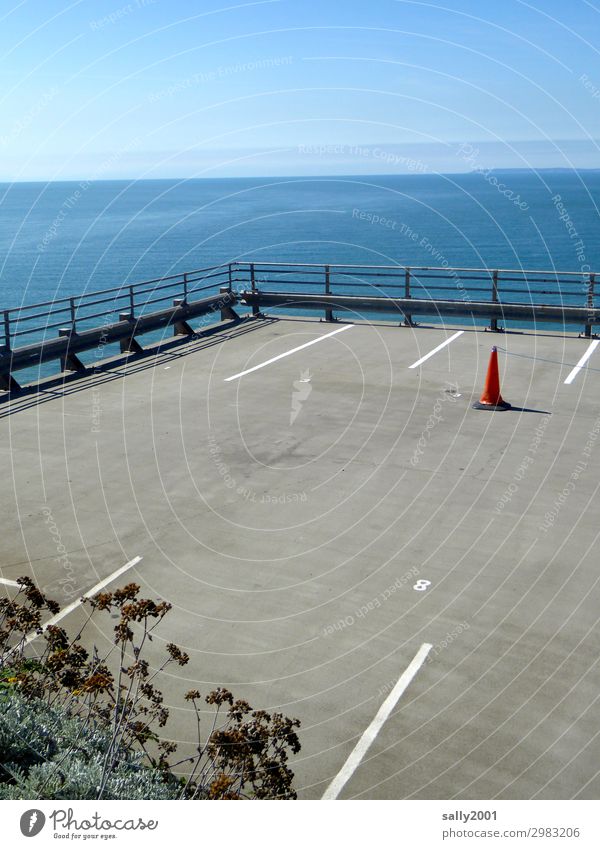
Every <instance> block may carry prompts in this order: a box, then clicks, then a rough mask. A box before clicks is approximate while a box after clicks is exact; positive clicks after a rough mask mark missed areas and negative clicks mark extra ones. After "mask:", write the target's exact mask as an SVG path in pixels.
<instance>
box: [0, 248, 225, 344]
mask: <svg viewBox="0 0 600 849" xmlns="http://www.w3.org/2000/svg"><path fill="white" fill-rule="evenodd" d="M231 275H232V266H231V264H227V265H224V266H218V265H215V266H210V267H208V268H201V269H197V270H195V271H186V272H184V273H182V274H173V275H170V276H169V277H158V278H156V279H154V280H144V281H142V282H140V283H130V284H124V285H122V286H117V287H112V288H110V289H99V290H97V291H95V292H85V293H84V294H83V295H74V296H72V297H68V298H55V299H54V300H52V301H43V302H40V303H36V304H29V305H24V306H21V307H14V308H13V309H6V310H3V311H2V330H1V332H0V339H2V344H3V346H4V349H5V350H8V351H10V350H12V349H13V348H16V347H18V346H19V345H20V344H27V343H28V342H31V341H32V340H33V339H35V340H36V341H37V340H39V339H40V338H41V337H45V336H46V334H47V333H48V331H49V330H58V329H64V328H69V329H70V331H71V332H72V333H76V332H77V328H78V326H79V327H80V328H85V329H89V328H91V327H94V326H98V325H101V324H103V323H106V320H107V319H109V318H111V317H113V318H114V317H116V316H118V315H120V314H122V313H125V312H126V313H127V314H128V315H130V316H131V317H132V318H136V317H141V316H142V315H145V314H146V313H147V312H148V308H149V307H152V306H154V308H155V309H156V306H155V305H156V304H163V305H164V304H165V303H166V302H168V301H173V300H175V299H178V300H180V301H181V302H183V303H187V302H188V300H189V299H191V298H197V297H198V296H199V295H200V293H201V292H208V291H211V290H214V289H215V288H216V287H220V286H224V285H226V286H228V287H229V288H230V287H231ZM208 281H210V282H208ZM38 319H39V321H38V323H37V324H35V323H32V322H35V321H36V320H38ZM22 340H23V341H22Z"/></svg>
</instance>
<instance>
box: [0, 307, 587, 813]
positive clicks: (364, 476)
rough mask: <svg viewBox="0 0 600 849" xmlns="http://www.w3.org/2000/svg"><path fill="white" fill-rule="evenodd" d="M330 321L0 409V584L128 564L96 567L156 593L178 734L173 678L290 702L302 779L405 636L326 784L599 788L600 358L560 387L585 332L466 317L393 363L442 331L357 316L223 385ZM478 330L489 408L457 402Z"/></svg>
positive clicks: (560, 794)
mask: <svg viewBox="0 0 600 849" xmlns="http://www.w3.org/2000/svg"><path fill="white" fill-rule="evenodd" d="M339 326H340V325H338V324H326V323H320V322H319V321H318V320H313V319H305V318H296V319H293V318H285V319H281V320H272V321H264V322H263V321H260V320H257V321H252V320H249V321H245V322H243V323H242V324H240V325H237V326H231V325H229V326H228V327H227V328H223V330H222V331H221V332H219V333H218V334H217V335H213V336H208V335H207V336H206V338H203V337H201V338H199V339H196V340H193V341H191V342H189V343H185V344H178V345H176V346H173V347H172V348H170V349H166V350H164V351H163V352H162V353H160V354H159V355H157V357H156V358H154V357H152V358H149V359H139V358H131V359H130V362H129V364H126V363H125V364H124V363H121V364H120V365H119V364H118V363H108V364H105V366H104V367H103V369H102V370H100V369H99V370H97V371H96V372H95V373H93V374H91V375H90V376H88V377H85V378H82V379H80V380H77V381H72V382H68V383H66V384H65V385H64V386H61V385H57V386H54V387H51V386H50V385H46V386H45V388H44V387H42V388H43V391H42V392H41V393H40V394H30V395H25V396H23V397H20V398H15V399H13V400H12V401H11V402H10V403H8V402H6V401H5V403H4V404H0V428H1V438H0V454H1V457H2V465H3V479H4V482H5V485H4V487H3V489H2V495H1V505H0V506H1V510H0V517H1V519H0V521H1V530H2V540H3V552H2V557H1V572H0V574H1V576H2V577H3V578H5V579H9V580H10V579H12V580H14V579H15V578H16V577H18V576H19V575H23V574H28V575H31V576H33V577H34V578H35V580H36V581H38V582H39V584H40V585H41V586H42V588H44V589H45V590H46V591H47V592H48V593H49V594H50V595H51V596H53V597H55V598H57V600H58V601H59V602H61V604H66V603H68V602H70V601H73V600H74V599H76V598H78V596H79V595H81V594H82V593H83V592H85V591H86V590H87V589H89V588H90V587H92V586H93V585H94V584H96V583H97V582H98V581H100V580H102V579H103V578H105V577H107V576H108V575H110V574H111V573H112V572H114V571H115V570H116V569H117V568H118V567H120V566H122V565H123V564H124V563H125V562H127V561H128V560H131V559H132V558H133V557H135V556H137V555H141V556H143V560H142V561H141V563H139V564H138V566H137V567H135V568H134V569H132V570H131V572H130V573H128V575H124V576H122V577H121V578H119V580H118V581H117V582H116V583H115V584H113V586H116V585H122V584H123V583H125V580H124V579H125V578H128V579H129V580H136V581H138V582H139V583H141V585H142V587H143V589H144V592H145V593H148V594H151V595H152V596H158V597H161V598H165V599H167V600H169V601H170V602H171V603H172V604H173V606H174V608H175V609H174V611H173V612H172V613H171V614H170V615H169V616H168V617H167V619H166V620H165V622H164V623H163V627H162V629H161V631H160V632H159V635H158V637H157V639H155V641H154V643H153V644H152V651H153V652H156V654H155V657H156V659H158V657H159V655H160V654H161V649H163V648H164V643H165V642H169V641H174V642H176V643H177V644H179V645H180V646H181V647H182V648H184V649H185V650H186V651H188V652H189V653H190V655H191V661H190V664H189V665H188V666H187V667H186V668H184V669H183V670H179V668H177V670H175V671H173V670H171V674H170V675H169V676H167V680H166V681H164V685H165V692H166V697H167V698H166V701H167V702H168V703H169V705H170V706H171V711H172V720H171V733H172V734H173V735H174V736H175V737H176V738H177V739H179V740H180V741H183V742H185V741H186V740H191V739H192V738H193V732H194V728H193V725H192V717H191V713H190V712H189V711H188V710H187V708H186V703H185V702H184V701H183V698H182V695H183V693H184V692H185V691H186V690H188V689H190V688H191V687H192V686H194V687H196V686H198V687H199V689H200V690H201V691H203V692H206V691H207V690H208V689H209V688H210V687H213V686H218V685H225V686H228V687H230V688H231V689H232V690H233V691H234V694H235V695H237V696H238V697H243V698H246V699H248V700H249V701H250V702H251V703H252V704H253V705H255V706H256V707H263V708H266V709H277V710H281V711H283V712H285V713H287V714H289V715H291V716H297V717H298V718H299V719H300V720H301V722H302V728H301V742H302V751H301V753H300V754H299V755H298V756H297V757H296V758H295V759H294V762H293V764H292V767H293V769H294V771H295V773H296V787H297V789H298V792H299V795H300V797H301V798H319V797H320V796H321V795H322V794H323V792H324V791H325V788H326V787H327V785H328V784H329V782H330V781H331V780H332V779H333V778H334V776H335V775H336V774H337V773H338V771H339V770H340V769H341V767H342V765H343V764H344V762H345V761H346V759H347V757H348V756H349V754H350V752H351V751H352V749H353V747H354V746H355V744H356V743H357V741H358V740H359V738H360V737H361V735H362V733H363V732H364V730H365V729H366V727H367V726H368V725H369V723H370V722H371V720H372V719H373V717H374V716H375V714H376V713H377V711H378V709H379V707H380V705H381V704H382V702H383V701H384V699H385V698H386V696H387V695H388V693H389V692H390V691H391V689H392V688H393V687H394V685H395V683H396V681H397V680H398V678H399V677H400V675H401V674H402V672H403V671H404V670H405V669H406V667H407V666H408V665H409V663H410V662H411V660H412V658H413V657H414V656H415V654H416V652H417V651H418V649H419V647H420V646H421V645H422V644H423V643H431V644H432V646H433V648H432V650H431V651H430V653H429V655H428V658H427V661H426V662H425V663H424V665H423V666H422V667H421V669H420V670H419V671H418V673H417V674H416V676H415V678H414V680H413V681H412V682H411V684H410V685H409V687H408V688H407V690H406V692H405V693H404V694H403V696H402V698H401V699H400V701H399V703H398V705H397V706H396V708H395V709H394V710H393V711H392V713H391V715H390V716H389V718H388V719H387V721H386V722H385V724H384V725H383V727H382V729H381V731H380V732H379V734H378V735H377V737H376V739H375V741H374V743H373V745H372V747H371V748H370V750H369V751H368V753H367V755H366V756H365V758H364V760H363V761H362V763H361V764H360V765H359V766H358V768H357V769H356V771H355V772H354V773H353V774H352V776H351V777H350V778H349V780H348V783H347V784H346V786H345V787H344V790H343V792H342V794H341V796H342V798H354V797H359V798H405V797H413V798H453V797H456V798H460V799H490V798H496V797H497V798H531V797H534V796H537V797H538V798H572V797H576V798H590V799H592V798H597V797H598V794H599V793H600V777H599V770H598V763H599V761H600V735H599V734H598V732H599V730H600V724H599V722H598V707H597V702H598V699H599V697H600V689H599V684H598V682H599V680H600V677H599V674H598V659H599V653H598V647H599V637H600V628H599V625H598V615H599V605H598V599H599V592H600V591H599V581H600V571H599V569H598V554H597V539H598V530H599V524H598V509H597V490H598V481H599V475H598V465H599V463H598V461H599V454H600V448H599V447H598V446H597V445H596V443H597V441H598V440H597V436H598V433H599V432H600V419H599V416H600V393H599V388H600V382H599V372H598V371H597V369H598V368H600V353H599V352H596V353H595V354H594V355H593V356H592V357H591V358H590V360H589V362H588V364H587V365H588V368H587V369H586V370H583V371H582V372H580V373H579V375H578V376H577V378H576V379H575V380H574V381H573V383H572V384H569V385H565V384H564V380H565V378H566V377H567V375H568V373H569V372H570V370H571V368H572V366H573V365H574V364H575V363H576V362H577V361H578V360H579V359H580V357H581V356H582V355H583V354H584V353H585V351H586V349H587V346H588V345H589V340H584V339H579V338H576V337H574V336H560V335H553V334H550V333H537V334H534V333H529V332H523V333H507V334H491V333H484V332H481V331H476V330H474V329H469V328H467V329H465V332H464V333H463V334H462V335H461V336H460V337H458V338H457V339H456V340H455V341H453V342H452V343H451V344H449V345H448V346H446V347H445V348H443V349H442V350H441V351H439V352H438V353H437V354H435V356H433V357H431V358H429V359H428V360H426V361H425V362H424V363H423V364H422V365H421V366H420V367H418V368H414V369H410V368H409V366H410V365H411V364H413V363H414V362H415V361H417V360H418V359H419V358H420V357H422V356H423V355H424V354H426V353H427V352H428V351H430V350H432V349H433V348H435V347H436V346H437V345H439V344H441V343H442V342H443V341H444V340H445V339H447V338H448V337H449V336H451V335H452V334H453V333H454V332H456V330H457V329H459V328H451V327H443V326H440V325H438V326H435V327H419V328H410V329H409V328H400V327H397V326H391V325H385V324H383V323H381V324H374V325H366V324H357V325H356V326H354V327H352V328H351V329H349V330H348V331H345V332H340V333H336V334H335V335H333V336H330V337H328V338H327V339H323V340H322V341H320V342H318V343H317V344H314V345H311V346H309V347H306V348H302V349H301V350H299V351H297V352H296V353H294V354H292V355H290V356H287V357H284V358H281V359H278V360H276V361H275V362H273V363H271V364H270V365H267V366H265V367H264V368H261V369H258V370H256V371H253V372H252V373H250V374H247V375H246V376H244V377H242V378H239V379H235V380H232V381H226V380H225V379H226V378H227V377H231V376H232V375H235V374H236V373H238V372H240V371H243V370H245V369H248V368H251V367H252V366H254V365H257V364H259V363H261V362H263V361H265V360H269V359H271V358H274V357H277V356H278V355H279V354H282V353H285V352H286V351H288V350H290V349H292V348H296V347H298V346H301V345H304V344H305V343H306V342H308V341H311V340H313V339H314V338H315V337H316V336H319V335H325V334H328V333H331V332H332V331H333V330H336V329H337V328H339ZM463 329H464V328H463ZM492 344H497V345H499V346H501V348H502V349H506V351H507V352H505V351H504V350H500V352H499V359H500V368H501V379H502V391H503V395H504V397H505V398H506V399H507V400H508V401H510V402H511V403H512V404H513V405H514V409H512V410H510V411H507V412H502V413H490V412H487V411H485V412H479V411H475V410H473V409H471V404H472V403H473V401H475V400H477V399H478V397H479V394H480V392H481V389H482V386H483V379H484V376H485V371H486V368H487V362H488V356H489V352H490V346H491V345H492ZM590 432H591V434H592V436H588V434H590ZM586 446H587V447H586ZM563 491H564V493H563V495H562V496H561V495H560V494H561V492H563ZM565 493H566V494H565ZM550 514H551V515H550ZM49 516H50V520H48V517H49ZM62 546H64V549H63V548H62ZM65 552H66V555H67V556H66V557H65V556H64V553H65ZM61 557H62V559H61ZM418 581H428V582H430V583H429V584H426V585H425V586H426V587H427V588H426V589H425V590H423V591H420V590H419V589H414V587H415V585H417V582H418ZM419 586H423V585H419ZM80 618H81V613H80V611H78V610H76V611H75V612H74V613H73V614H71V615H70V616H69V617H68V618H67V619H66V620H65V622H66V623H69V622H71V623H72V624H73V625H75V623H77V622H78V621H79V619H80ZM111 626H112V623H111V622H110V619H107V621H105V622H103V621H102V620H99V621H98V626H95V629H94V631H93V638H94V640H96V642H97V643H98V645H99V646H101V647H106V646H108V644H109V642H110V639H111V636H110V629H111Z"/></svg>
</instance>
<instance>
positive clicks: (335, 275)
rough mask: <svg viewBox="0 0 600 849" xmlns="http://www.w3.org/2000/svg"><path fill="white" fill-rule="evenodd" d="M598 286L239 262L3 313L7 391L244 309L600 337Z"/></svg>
mask: <svg viewBox="0 0 600 849" xmlns="http://www.w3.org/2000/svg"><path fill="white" fill-rule="evenodd" d="M595 280H596V274H595V273H581V272H564V271H542V270H537V269H536V270H523V269H488V268H484V269H482V268H447V267H441V268H440V267H425V266H421V267H406V266H396V265H350V264H331V263H330V264H316V263H273V262H259V261H256V262H245V261H238V262H230V263H227V264H223V265H214V266H209V267H206V268H201V269H196V270H194V271H187V272H184V273H181V274H173V275H170V276H168V277H158V278H155V279H153V280H144V281H142V282H140V283H131V284H124V285H121V286H118V287H113V288H110V289H100V290H97V291H94V292H86V293H84V294H82V295H75V296H71V297H63V298H56V299H54V300H51V301H45V302H42V303H37V304H30V305H26V306H21V307H16V308H12V309H6V310H3V311H2V328H1V329H0V340H2V343H3V344H2V347H1V349H0V387H2V388H4V389H16V388H18V384H17V383H16V381H15V380H14V378H13V377H12V372H13V371H17V370H19V369H24V368H29V367H31V366H35V365H39V364H40V363H42V362H46V361H48V360H52V359H56V360H59V361H60V364H61V369H62V370H64V369H71V370H80V369H83V368H84V367H83V365H82V364H81V362H80V361H79V360H78V359H77V352H81V351H86V350H91V349H92V348H94V347H96V346H97V345H98V343H99V340H100V341H102V343H103V344H106V343H111V342H120V345H121V351H128V352H131V351H138V352H141V351H142V348H141V347H140V346H139V344H138V343H137V341H136V339H135V337H136V336H137V335H141V334H143V333H149V332H152V331H155V330H159V329H161V328H164V327H166V326H169V325H173V326H174V328H175V333H185V334H189V333H192V332H193V331H192V330H191V328H190V327H189V325H188V324H187V319H189V318H192V317H195V316H198V315H203V314H206V313H214V312H216V311H220V312H221V318H225V317H229V318H238V316H237V315H236V314H235V312H233V310H232V307H233V306H234V305H235V304H236V303H239V302H240V301H241V302H242V304H244V305H245V306H248V307H251V309H252V313H253V314H254V315H261V307H280V308H284V309H288V310H292V311H293V310H298V309H301V310H305V309H310V310H317V311H323V313H324V316H325V319H326V320H327V321H334V320H335V316H334V310H343V311H347V312H349V313H350V314H351V315H352V316H358V317H360V316H361V315H363V314H368V313H370V312H373V311H376V312H384V313H387V314H396V315H400V316H401V317H402V318H403V320H404V323H406V324H409V325H412V324H414V317H415V316H421V315H430V316H431V315H436V316H439V317H443V316H455V317H458V316H460V317H470V318H477V319H482V318H483V319H487V320H489V322H490V324H489V326H490V329H492V330H496V331H497V330H500V329H501V328H500V327H499V321H506V320H515V321H520V322H525V323H527V322H533V323H536V322H538V321H545V322H555V323H559V324H561V325H562V326H563V327H567V326H569V327H570V326H577V325H581V326H583V333H584V335H585V336H591V335H592V331H593V326H594V325H595V324H600V308H598V307H596V301H595ZM207 293H212V294H207ZM167 303H168V304H169V305H168V306H166V304H167Z"/></svg>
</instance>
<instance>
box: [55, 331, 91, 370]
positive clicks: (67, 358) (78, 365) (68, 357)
mask: <svg viewBox="0 0 600 849" xmlns="http://www.w3.org/2000/svg"><path fill="white" fill-rule="evenodd" d="M58 335H59V336H68V337H69V339H73V338H74V337H75V336H76V335H77V334H76V333H73V328H72V327H61V328H60V329H59V331H58ZM60 370H61V371H85V366H84V364H83V363H82V362H81V360H80V359H79V357H78V356H77V354H75V353H74V352H73V351H70V350H69V349H68V348H67V352H66V354H61V357H60Z"/></svg>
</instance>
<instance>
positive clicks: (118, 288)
mask: <svg viewBox="0 0 600 849" xmlns="http://www.w3.org/2000/svg"><path fill="white" fill-rule="evenodd" d="M228 267H229V264H228V263H226V264H225V265H210V266H207V267H206V268H196V269H194V270H193V271H185V272H183V271H182V272H180V273H179V274H171V275H169V276H167V277H156V278H154V279H153V280H139V281H137V282H136V283H121V284H120V285H119V286H112V287H111V288H109V289H97V290H95V291H93V292H84V293H83V294H81V295H71V296H64V297H60V298H54V299H53V300H52V301H39V302H37V303H34V304H26V305H23V306H20V307H10V308H9V309H7V310H6V312H9V313H10V312H19V311H21V310H29V309H37V308H38V307H49V306H54V305H55V304H60V303H70V301H71V299H72V298H73V299H74V300H81V299H84V298H92V297H95V296H96V295H107V294H109V293H111V292H120V291H123V292H125V293H126V294H129V288H130V287H133V288H134V289H135V288H136V287H137V286H147V285H149V284H151V283H161V282H164V281H168V280H175V279H177V278H179V279H180V281H181V283H182V284H183V277H184V274H185V275H186V276H187V278H188V281H189V278H190V276H191V275H193V274H201V273H202V272H204V271H215V270H216V269H218V268H220V269H224V270H223V271H222V272H221V273H222V274H226V273H227V269H228ZM215 276H216V275H215ZM170 285H172V284H170Z"/></svg>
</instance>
